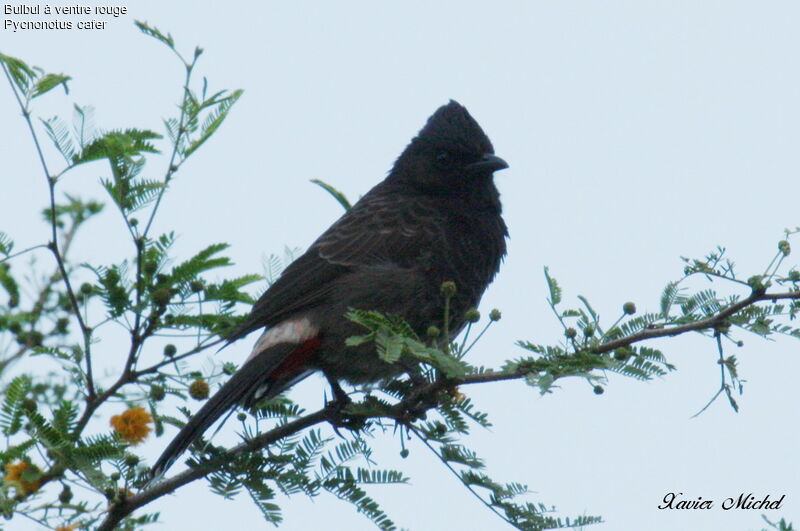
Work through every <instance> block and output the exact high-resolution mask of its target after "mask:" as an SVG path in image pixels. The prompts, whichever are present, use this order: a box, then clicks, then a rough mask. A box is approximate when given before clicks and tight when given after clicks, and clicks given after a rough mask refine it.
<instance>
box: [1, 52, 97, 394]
mask: <svg viewBox="0 0 800 531" xmlns="http://www.w3.org/2000/svg"><path fill="white" fill-rule="evenodd" d="M2 66H3V71H4V72H5V74H6V78H7V79H8V82H9V85H11V90H12V92H13V93H14V96H15V97H16V99H17V103H19V106H20V110H21V111H22V117H23V118H24V119H25V123H26V124H28V129H29V130H30V133H31V137H32V138H33V143H34V146H35V147H36V153H37V154H38V156H39V162H40V163H41V165H42V169H43V170H44V174H45V177H46V178H47V186H48V189H49V192H50V226H51V238H52V241H51V242H50V243H49V245H48V248H49V249H50V250H51V251H52V252H53V256H54V257H55V259H56V263H57V264H58V269H59V271H60V272H61V277H62V280H63V281H64V287H65V290H66V292H67V297H68V298H69V302H70V306H71V307H72V311H73V313H74V314H75V318H76V319H77V320H78V325H79V326H80V329H81V334H82V335H83V349H84V359H85V360H86V388H87V392H88V400H89V401H91V400H93V399H94V397H95V395H96V392H95V388H94V377H93V374H92V353H91V330H90V329H89V327H88V326H87V325H86V322H85V321H84V320H83V317H82V316H81V311H80V305H79V304H78V299H77V297H76V296H75V291H74V290H73V289H72V283H71V282H70V280H69V273H68V272H67V267H66V265H65V264H64V259H63V255H62V253H61V249H60V246H59V243H58V224H57V219H56V192H55V189H56V178H55V177H54V176H53V175H51V173H50V170H49V169H48V167H47V161H46V160H45V158H44V151H43V150H42V146H41V144H40V143H39V137H38V135H37V134H36V129H35V128H34V127H33V121H32V120H31V113H30V110H29V109H28V105H27V103H23V102H22V98H21V97H20V95H19V91H18V90H17V86H16V85H15V84H14V80H13V79H12V78H11V74H10V72H9V71H8V69H7V68H6V65H5V63H2Z"/></svg>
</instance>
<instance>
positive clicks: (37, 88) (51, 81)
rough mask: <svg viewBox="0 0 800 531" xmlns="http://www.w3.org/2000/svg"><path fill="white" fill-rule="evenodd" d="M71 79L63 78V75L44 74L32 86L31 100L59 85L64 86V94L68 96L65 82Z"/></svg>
mask: <svg viewBox="0 0 800 531" xmlns="http://www.w3.org/2000/svg"><path fill="white" fill-rule="evenodd" d="M70 79H72V78H71V77H69V76H65V75H64V74H45V75H43V76H42V77H40V78H39V79H37V80H36V82H35V83H34V85H33V90H32V91H31V98H38V97H39V96H41V95H42V94H45V93H47V92H50V91H51V90H53V89H54V88H56V87H57V86H59V85H63V86H64V92H65V93H67V94H69V87H67V81H69V80H70Z"/></svg>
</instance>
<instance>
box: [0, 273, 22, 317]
mask: <svg viewBox="0 0 800 531" xmlns="http://www.w3.org/2000/svg"><path fill="white" fill-rule="evenodd" d="M0 286H2V287H3V289H4V290H6V293H8V307H9V308H16V307H17V305H19V295H20V293H19V285H18V284H17V281H16V280H15V279H14V277H13V276H11V266H10V265H8V264H7V263H5V264H0Z"/></svg>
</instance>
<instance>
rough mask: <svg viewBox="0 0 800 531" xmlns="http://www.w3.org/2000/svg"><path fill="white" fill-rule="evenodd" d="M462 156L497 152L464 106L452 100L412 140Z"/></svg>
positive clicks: (414, 142)
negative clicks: (459, 153) (462, 154)
mask: <svg viewBox="0 0 800 531" xmlns="http://www.w3.org/2000/svg"><path fill="white" fill-rule="evenodd" d="M419 143H424V144H430V145H433V146H436V147H440V148H444V149H448V150H452V151H457V152H463V153H476V154H483V153H494V148H493V147H492V142H491V141H490V140H489V137H487V136H486V133H484V132H483V129H481V126H480V125H478V122H476V121H475V119H474V118H473V117H472V116H470V114H469V112H468V111H467V109H466V108H464V106H463V105H461V104H460V103H458V102H457V101H455V100H450V103H448V104H447V105H442V106H441V107H439V108H438V109H437V110H436V112H435V113H433V115H431V117H430V118H428V122H427V123H426V124H425V127H423V128H422V130H421V131H420V132H419V134H417V136H416V137H415V138H414V139H413V140H412V141H411V145H414V144H419Z"/></svg>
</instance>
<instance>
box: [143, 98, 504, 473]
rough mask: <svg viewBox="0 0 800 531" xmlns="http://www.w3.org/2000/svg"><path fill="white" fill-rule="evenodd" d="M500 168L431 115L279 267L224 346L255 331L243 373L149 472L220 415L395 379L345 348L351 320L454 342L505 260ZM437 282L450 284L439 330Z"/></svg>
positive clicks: (471, 133) (372, 356)
mask: <svg viewBox="0 0 800 531" xmlns="http://www.w3.org/2000/svg"><path fill="white" fill-rule="evenodd" d="M507 167H508V164H507V163H506V161H505V160H503V159H502V158H500V157H498V156H497V155H495V154H494V147H493V146H492V143H491V141H490V140H489V138H488V137H487V136H486V134H485V133H484V132H483V129H481V127H480V125H478V122H477V121H475V119H474V118H473V117H472V116H471V115H470V113H469V112H468V111H467V109H466V108H465V107H464V106H462V105H461V104H459V103H458V102H456V101H454V100H450V101H449V103H447V104H445V105H442V106H441V107H439V108H438V109H437V110H436V111H435V112H434V113H433V114H432V115H431V116H430V117H429V118H428V120H427V122H426V123H425V125H424V127H423V128H422V129H421V130H420V131H419V133H418V134H417V135H416V136H415V137H414V138H413V139H412V140H411V142H410V143H409V144H408V145H407V146H406V148H405V149H404V150H403V151H402V153H401V154H400V156H399V157H398V158H397V159H396V161H395V162H394V165H393V166H392V168H391V170H390V171H389V172H388V174H387V176H386V178H385V179H384V180H383V181H381V182H380V183H378V184H377V185H376V186H374V187H373V188H372V189H371V190H370V191H369V192H368V193H367V194H365V195H364V196H363V197H362V198H361V199H360V200H359V201H358V202H356V203H355V204H354V205H353V206H352V208H350V209H349V210H347V211H346V212H345V214H344V215H342V216H341V217H340V218H339V219H338V220H337V221H336V222H334V223H333V225H331V227H330V228H329V229H328V230H326V231H325V232H324V233H323V234H322V235H321V236H320V237H319V238H318V239H317V240H316V241H314V243H313V244H311V246H310V247H309V248H308V249H307V250H306V251H305V253H303V254H302V255H300V256H299V257H298V258H297V259H296V260H295V261H293V262H292V263H291V264H289V265H288V266H287V267H286V268H285V269H284V271H283V272H282V273H281V275H280V276H279V277H278V278H277V279H276V280H275V281H274V282H273V283H272V284H271V285H270V286H269V288H268V289H267V290H266V291H265V292H264V294H263V295H261V297H260V298H259V299H258V300H257V301H256V303H255V304H254V305H253V307H252V310H251V312H250V314H249V316H248V317H247V318H245V320H244V321H243V323H242V324H241V325H240V326H239V328H238V329H236V330H235V331H234V332H233V333H231V334H230V335H228V336H227V338H226V340H227V344H230V343H232V342H234V341H237V340H239V339H241V338H243V337H245V336H247V335H248V334H250V333H251V332H254V331H256V330H259V329H264V331H263V333H262V334H261V336H260V337H259V338H258V340H257V341H256V343H255V345H254V346H253V349H252V352H251V353H250V356H249V357H248V358H247V360H246V361H245V362H244V364H243V365H242V366H241V367H240V368H239V369H238V370H237V371H236V372H235V373H234V374H233V375H232V376H231V378H230V379H228V381H227V382H226V383H225V384H224V385H222V387H221V388H220V389H219V390H218V391H217V392H216V393H215V394H214V395H213V396H212V397H211V398H210V399H209V400H208V401H206V402H205V404H204V405H203V406H202V407H201V408H200V410H199V411H198V412H197V413H195V414H194V416H192V417H191V418H190V419H189V421H188V422H187V423H186V424H185V425H184V427H183V428H182V429H181V430H180V431H179V433H178V434H177V435H176V436H175V438H174V439H173V440H172V441H171V442H170V444H169V445H168V446H167V448H166V449H165V450H164V451H163V453H162V455H161V457H160V458H159V459H158V460H157V461H156V464H155V465H154V466H153V468H152V469H151V476H152V477H160V476H162V475H163V474H164V473H165V472H166V470H167V469H168V468H169V467H170V466H171V465H172V464H173V463H174V461H175V460H176V459H177V458H178V457H180V455H181V454H183V452H184V451H186V449H187V448H188V447H189V446H190V445H191V444H192V443H193V442H194V441H195V440H196V439H198V438H199V437H200V436H202V435H203V433H205V431H206V430H207V429H208V428H209V427H210V426H211V425H212V424H214V423H215V422H216V421H217V420H218V419H219V418H220V417H222V416H223V415H224V414H226V413H228V412H229V411H232V410H233V409H234V408H235V407H236V406H242V407H245V408H251V407H253V406H254V405H255V404H256V403H258V402H260V401H262V400H266V399H270V398H273V397H275V396H277V395H278V394H280V393H282V392H283V391H285V390H287V389H288V388H289V387H291V386H292V385H294V384H296V383H297V382H299V381H300V380H302V379H304V378H306V377H307V376H309V375H310V374H312V373H314V372H318V371H319V372H322V373H323V375H324V376H325V377H326V378H327V379H328V381H329V382H330V383H331V386H332V388H333V392H334V395H335V397H336V398H337V399H341V400H347V395H346V393H345V392H344V391H343V390H342V388H341V387H340V385H339V382H340V381H344V382H347V383H349V384H353V385H358V384H366V383H375V382H379V381H382V380H385V379H388V378H393V377H398V376H399V375H401V374H402V373H404V372H406V371H407V369H406V368H405V366H404V365H403V364H402V363H388V362H386V361H384V360H382V359H380V357H379V356H378V354H377V352H376V351H375V347H374V345H372V346H371V345H370V344H369V343H365V344H361V345H357V346H353V345H346V344H345V341H346V339H347V338H348V337H351V336H355V335H361V334H363V333H364V329H363V328H362V327H360V325H358V324H356V323H354V322H352V321H351V320H350V319H348V318H347V317H346V314H347V313H348V311H349V310H351V309H360V310H368V311H377V312H382V313H385V314H392V315H397V316H400V317H402V318H403V319H405V321H406V322H407V323H408V324H409V325H410V326H411V327H412V329H414V331H415V332H417V333H418V334H419V335H420V336H423V334H424V333H425V331H427V330H428V329H429V327H430V326H437V327H439V328H440V329H441V330H446V329H447V330H449V331H450V333H451V338H447V339H452V338H454V337H455V336H456V335H457V334H458V333H459V331H460V330H461V329H462V328H463V327H464V325H465V323H466V320H465V314H466V313H467V311H468V310H470V309H471V308H475V307H477V306H478V303H479V301H480V299H481V296H482V295H483V292H484V290H485V289H486V287H487V286H488V285H489V284H490V283H491V282H492V280H493V279H494V278H495V275H496V274H497V272H498V270H499V268H500V264H501V262H502V261H503V259H504V257H505V255H506V239H507V237H508V229H507V227H506V224H505V222H504V220H503V217H502V206H501V203H500V194H499V192H498V189H497V187H496V186H495V183H494V172H495V171H498V170H502V169H505V168H507ZM443 282H454V283H455V285H456V292H455V294H454V295H453V296H452V298H451V299H450V300H449V302H448V304H449V312H448V315H449V316H450V322H449V323H447V325H448V326H447V327H445V326H444V325H445V323H444V322H443V321H444V304H445V302H444V297H443V296H442V293H441V286H442V283H443Z"/></svg>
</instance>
